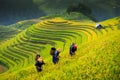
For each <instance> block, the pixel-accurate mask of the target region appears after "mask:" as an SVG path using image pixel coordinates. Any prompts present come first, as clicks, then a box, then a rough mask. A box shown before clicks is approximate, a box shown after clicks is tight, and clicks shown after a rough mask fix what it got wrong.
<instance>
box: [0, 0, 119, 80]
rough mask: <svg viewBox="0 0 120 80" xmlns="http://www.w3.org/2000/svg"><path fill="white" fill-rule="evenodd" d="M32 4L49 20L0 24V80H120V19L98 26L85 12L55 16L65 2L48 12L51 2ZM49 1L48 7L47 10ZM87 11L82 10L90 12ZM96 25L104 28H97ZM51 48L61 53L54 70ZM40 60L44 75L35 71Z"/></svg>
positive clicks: (45, 0)
mask: <svg viewBox="0 0 120 80" xmlns="http://www.w3.org/2000/svg"><path fill="white" fill-rule="evenodd" d="M30 1H31V0H30ZM33 1H34V3H38V4H37V5H38V6H40V5H42V6H40V9H41V11H42V10H43V12H44V13H45V12H46V14H45V15H40V16H39V17H38V18H30V19H21V18H20V17H18V16H17V15H19V14H18V13H16V16H15V17H16V19H15V21H13V22H14V23H12V22H10V23H11V24H8V22H7V21H4V22H2V21H3V20H4V19H3V20H2V19H0V20H2V21H1V22H0V80H120V16H118V15H116V16H114V17H110V18H109V19H103V20H100V21H99V20H95V18H94V19H93V17H91V16H89V15H88V14H84V11H83V12H78V11H77V12H76V11H75V12H70V14H68V13H67V12H66V11H65V12H64V10H61V9H62V8H59V9H60V12H61V13H59V10H58V13H56V11H55V12H54V10H55V6H56V5H62V4H63V3H59V4H58V3H57V1H62V0H56V5H55V4H54V5H55V6H54V5H53V6H51V7H49V9H46V7H48V6H47V5H48V4H52V2H49V1H48V0H33ZM47 1H48V4H46V5H45V4H44V5H43V4H42V2H47ZM52 1H54V2H55V0H52ZM65 1H68V2H69V0H65ZM70 1H71V0H70ZM78 1H82V0H78ZM85 1H86V0H85ZM95 1H96V0H93V2H92V3H94V2H95ZM98 1H99V0H98ZM111 1H112V0H111ZM115 1H117V0H115ZM1 2H2V1H1ZM6 2H7V0H6ZM13 2H14V0H13ZM21 2H22V1H21ZM23 2H24V1H23ZM26 2H27V0H26ZM4 3H5V2H4ZM39 3H41V4H39ZM81 3H82V2H81ZM1 4H2V3H1ZM69 4H70V3H69ZM75 4H77V1H76V0H75ZM83 4H84V2H83ZM116 4H117V3H116ZM30 5H32V3H31V4H30ZM23 6H24V5H23ZM65 6H66V5H65V4H64V6H63V7H65ZM17 7H18V6H17ZM27 7H29V6H27ZM82 7H84V6H82ZM23 8H24V7H23ZM86 8H88V7H84V8H83V9H85V10H86V11H90V9H89V10H88V9H86ZM0 9H1V10H2V8H0ZM18 9H19V8H18ZM32 9H34V8H32ZM66 9H67V8H66ZM72 9H76V6H74V7H73V8H72ZM11 10H12V9H11ZM22 10H23V9H22ZM35 10H36V9H35ZM35 10H33V11H35ZM49 10H50V11H51V12H50V11H49ZM52 10H53V12H52ZM56 10H57V9H56ZM69 10H71V9H70V8H69ZM80 10H81V8H80ZM81 11H82V10H81ZM86 11H85V13H86ZM28 12H29V10H28ZM54 13H55V14H54ZM21 14H24V13H22V12H21ZM33 14H34V13H33ZM34 15H35V14H34ZM91 15H92V14H91ZM26 16H27V15H26ZM96 18H98V17H96ZM10 19H11V18H10ZM96 24H101V26H102V27H98V28H97V26H96ZM72 43H75V44H76V45H77V50H76V52H75V55H73V56H71V55H70V48H71V47H70V46H71V44H72ZM52 47H55V48H57V49H60V53H59V61H58V62H57V63H55V64H54V63H53V62H54V61H53V62H52V58H53V57H54V56H53V55H54V54H53V55H51V54H50V53H51V51H50V49H51V48H52ZM38 54H39V55H40V56H41V57H42V58H41V59H43V60H44V65H42V67H41V71H37V70H36V69H37V65H36V64H37V63H36V61H35V58H36V55H38Z"/></svg>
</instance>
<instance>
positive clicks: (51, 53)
mask: <svg viewBox="0 0 120 80" xmlns="http://www.w3.org/2000/svg"><path fill="white" fill-rule="evenodd" d="M55 51H56V48H54V47H53V48H51V50H50V55H54V53H55Z"/></svg>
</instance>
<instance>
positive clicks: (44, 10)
mask: <svg viewBox="0 0 120 80" xmlns="http://www.w3.org/2000/svg"><path fill="white" fill-rule="evenodd" d="M79 3H82V4H83V5H84V6H88V8H90V9H91V11H92V16H93V17H94V18H95V19H96V20H97V21H102V20H105V19H109V18H112V17H116V16H120V2H119V0H109V1H105V0H89V1H88V0H51V1H50V0H19V1H16V0H0V11H1V12H0V24H2V25H9V24H13V23H16V22H18V21H21V20H26V19H33V18H39V17H41V16H46V15H51V14H63V15H64V13H65V12H66V10H67V8H69V7H70V6H74V5H75V6H77V5H78V4H79ZM78 12H81V10H79V11H78ZM86 13H87V12H86ZM89 15H90V14H88V15H87V16H89Z"/></svg>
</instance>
